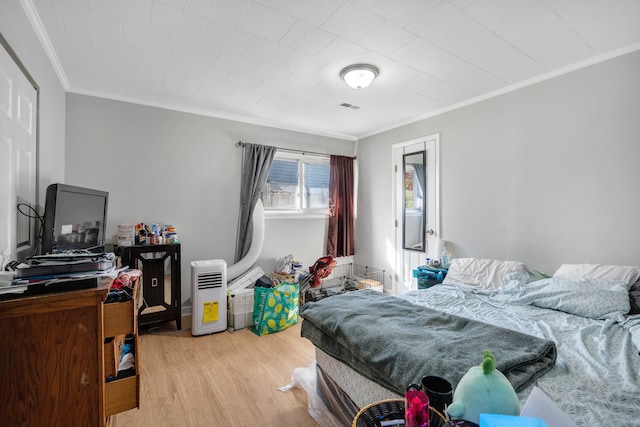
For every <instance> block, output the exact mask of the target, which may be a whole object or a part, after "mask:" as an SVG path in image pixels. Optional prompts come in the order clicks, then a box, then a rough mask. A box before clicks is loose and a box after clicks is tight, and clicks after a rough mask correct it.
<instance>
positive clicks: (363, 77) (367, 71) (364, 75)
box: [340, 64, 378, 89]
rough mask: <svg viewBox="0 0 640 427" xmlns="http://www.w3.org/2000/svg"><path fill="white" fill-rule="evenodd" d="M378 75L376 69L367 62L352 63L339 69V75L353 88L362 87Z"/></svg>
mask: <svg viewBox="0 0 640 427" xmlns="http://www.w3.org/2000/svg"><path fill="white" fill-rule="evenodd" d="M377 75H378V69H377V68H376V67H374V66H373V65H369V64H354V65H349V66H348V67H345V68H343V69H342V71H340V77H341V78H342V79H343V80H344V81H345V82H346V83H347V84H348V85H349V86H351V87H352V88H354V89H364V88H365V87H367V86H369V85H370V84H371V82H372V81H373V79H375V78H376V76H377Z"/></svg>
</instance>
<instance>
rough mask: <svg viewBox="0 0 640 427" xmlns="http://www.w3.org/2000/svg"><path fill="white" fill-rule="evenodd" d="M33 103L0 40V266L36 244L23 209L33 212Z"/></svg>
mask: <svg viewBox="0 0 640 427" xmlns="http://www.w3.org/2000/svg"><path fill="white" fill-rule="evenodd" d="M37 100H38V91H37V88H36V86H35V85H34V84H32V83H31V81H30V79H29V78H28V77H27V76H26V74H25V73H24V72H23V70H22V69H21V67H20V66H19V65H18V63H17V61H15V60H14V57H13V56H12V55H10V54H9V51H8V49H7V46H6V43H5V41H4V39H2V40H0V268H1V267H3V266H4V264H6V263H7V262H8V261H11V260H23V259H24V257H26V256H28V255H31V254H32V252H33V248H34V247H35V245H36V238H35V232H36V228H35V227H34V226H33V224H34V220H32V219H30V218H29V217H30V216H31V217H33V216H34V215H33V211H30V209H29V207H32V208H33V209H36V208H37V206H36V203H37V200H36V146H37V124H36V123H37ZM19 205H20V208H19V209H18V206H19ZM19 210H20V211H21V212H24V214H21V213H19Z"/></svg>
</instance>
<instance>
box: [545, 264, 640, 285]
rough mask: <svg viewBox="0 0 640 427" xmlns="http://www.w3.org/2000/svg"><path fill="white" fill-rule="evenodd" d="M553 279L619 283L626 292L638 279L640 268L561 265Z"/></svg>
mask: <svg viewBox="0 0 640 427" xmlns="http://www.w3.org/2000/svg"><path fill="white" fill-rule="evenodd" d="M553 277H554V278H560V279H570V280H575V279H600V280H609V281H620V282H624V283H625V284H626V285H627V290H629V289H630V288H631V285H633V284H634V283H636V282H637V281H638V279H639V278H640V267H632V266H624V265H602V264H562V265H561V266H560V268H558V270H556V272H555V273H553Z"/></svg>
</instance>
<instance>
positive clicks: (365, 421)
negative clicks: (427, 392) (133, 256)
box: [351, 399, 445, 427]
mask: <svg viewBox="0 0 640 427" xmlns="http://www.w3.org/2000/svg"><path fill="white" fill-rule="evenodd" d="M429 412H430V413H431V417H430V418H429V427H440V426H442V425H443V424H444V423H445V419H444V416H443V415H442V414H441V413H440V412H438V411H437V410H436V409H433V408H429ZM393 414H397V416H395V417H394V418H402V417H403V416H404V399H387V400H381V401H379V402H374V403H372V404H370V405H367V406H365V407H364V408H362V409H361V410H360V412H358V413H357V414H356V416H355V418H354V419H353V423H352V424H351V427H380V418H383V417H385V416H390V415H393Z"/></svg>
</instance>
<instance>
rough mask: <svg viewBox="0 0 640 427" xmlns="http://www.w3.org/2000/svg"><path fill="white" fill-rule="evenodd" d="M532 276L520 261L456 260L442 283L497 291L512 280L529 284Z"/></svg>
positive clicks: (452, 261) (452, 262)
mask: <svg viewBox="0 0 640 427" xmlns="http://www.w3.org/2000/svg"><path fill="white" fill-rule="evenodd" d="M531 276H532V273H531V271H529V268H527V266H526V265H525V264H523V263H521V262H518V261H499V260H495V259H482V258H454V259H453V260H451V265H450V266H449V271H448V272H447V276H446V277H445V278H444V281H443V282H442V283H444V284H450V285H458V286H471V287H474V288H477V289H479V290H484V291H496V290H498V289H500V288H502V287H503V286H504V285H505V284H506V283H508V282H509V281H511V280H517V281H518V282H520V283H527V282H528V281H529V280H530V279H531Z"/></svg>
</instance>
